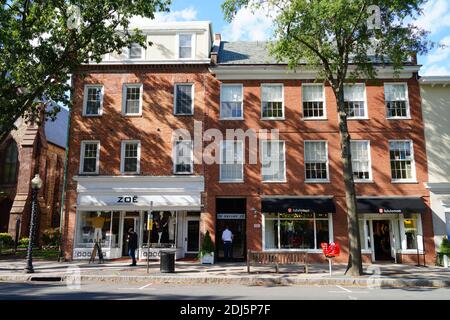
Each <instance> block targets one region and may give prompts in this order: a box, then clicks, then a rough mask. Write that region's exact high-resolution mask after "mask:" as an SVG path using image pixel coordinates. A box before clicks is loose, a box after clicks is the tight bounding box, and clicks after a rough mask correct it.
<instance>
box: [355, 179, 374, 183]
mask: <svg viewBox="0 0 450 320" xmlns="http://www.w3.org/2000/svg"><path fill="white" fill-rule="evenodd" d="M354 182H355V183H362V184H364V183H375V182H374V181H373V180H354Z"/></svg>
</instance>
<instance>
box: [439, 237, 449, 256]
mask: <svg viewBox="0 0 450 320" xmlns="http://www.w3.org/2000/svg"><path fill="white" fill-rule="evenodd" d="M439 252H440V253H444V254H450V241H448V239H447V237H445V238H444V239H442V243H441V246H440V248H439Z"/></svg>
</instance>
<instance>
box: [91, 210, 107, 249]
mask: <svg viewBox="0 0 450 320" xmlns="http://www.w3.org/2000/svg"><path fill="white" fill-rule="evenodd" d="M101 215H102V213H101V212H97V216H96V217H93V218H89V219H88V220H89V221H90V222H91V225H92V227H93V228H94V242H96V241H97V242H100V241H101V240H102V239H103V233H102V229H103V225H104V224H105V222H106V221H108V220H109V219H107V218H106V217H104V218H103V217H102V216H101Z"/></svg>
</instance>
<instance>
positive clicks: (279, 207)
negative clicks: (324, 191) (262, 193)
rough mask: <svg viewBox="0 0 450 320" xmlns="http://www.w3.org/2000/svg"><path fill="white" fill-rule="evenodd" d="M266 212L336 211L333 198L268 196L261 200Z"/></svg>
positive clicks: (263, 210)
mask: <svg viewBox="0 0 450 320" xmlns="http://www.w3.org/2000/svg"><path fill="white" fill-rule="evenodd" d="M261 211H262V212H264V213H334V212H336V207H335V206H334V202H333V198H266V199H262V201H261Z"/></svg>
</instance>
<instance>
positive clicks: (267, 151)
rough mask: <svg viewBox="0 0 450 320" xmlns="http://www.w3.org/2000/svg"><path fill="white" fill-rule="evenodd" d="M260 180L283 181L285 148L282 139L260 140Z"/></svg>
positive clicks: (284, 175) (284, 178)
mask: <svg viewBox="0 0 450 320" xmlns="http://www.w3.org/2000/svg"><path fill="white" fill-rule="evenodd" d="M261 147H262V148H261V152H262V157H261V163H262V168H261V171H262V180H263V181H266V182H271V181H281V182H283V181H285V180H286V171H285V166H286V164H285V150H284V141H262V144H261Z"/></svg>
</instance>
